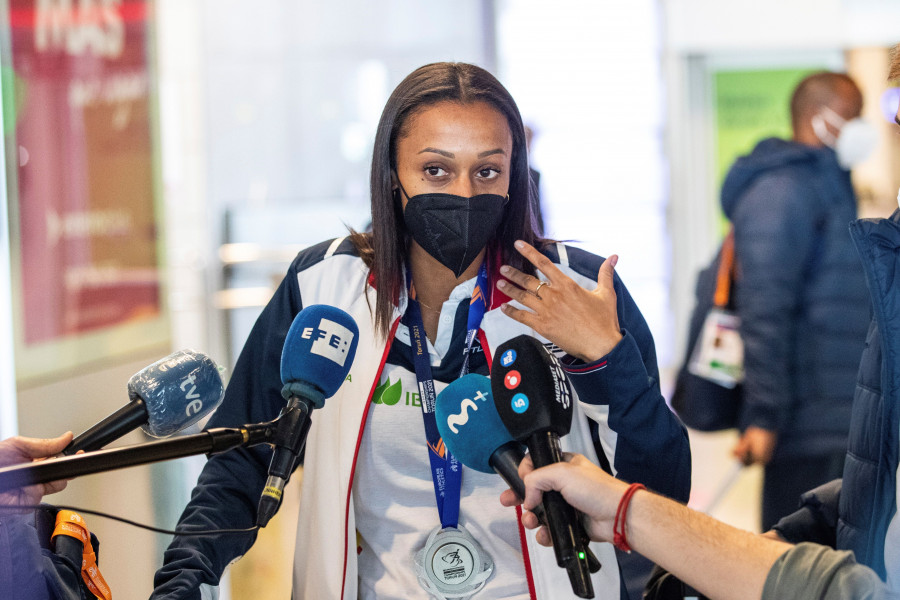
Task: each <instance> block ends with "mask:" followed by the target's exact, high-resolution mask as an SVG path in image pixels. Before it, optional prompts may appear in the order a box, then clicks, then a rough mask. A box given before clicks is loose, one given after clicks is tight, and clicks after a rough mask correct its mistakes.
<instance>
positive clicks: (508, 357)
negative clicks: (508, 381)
mask: <svg viewBox="0 0 900 600" xmlns="http://www.w3.org/2000/svg"><path fill="white" fill-rule="evenodd" d="M514 362H516V351H515V350H513V349H512V348H510V349H509V350H507V351H506V352H504V353H503V356H501V357H500V364H501V365H503V366H504V367H508V366H510V365H511V364H513V363H514Z"/></svg>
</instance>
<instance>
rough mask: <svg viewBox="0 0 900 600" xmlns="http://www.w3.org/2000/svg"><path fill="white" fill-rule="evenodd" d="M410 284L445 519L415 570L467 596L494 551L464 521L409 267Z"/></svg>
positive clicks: (482, 288) (409, 317) (448, 593)
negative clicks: (439, 420)
mask: <svg viewBox="0 0 900 600" xmlns="http://www.w3.org/2000/svg"><path fill="white" fill-rule="evenodd" d="M486 262H487V261H485V262H482V264H481V268H480V269H479V270H478V278H477V279H476V280H475V290H474V291H473V292H472V300H471V302H470V303H469V317H468V320H467V322H466V330H467V332H466V344H465V350H464V352H465V354H464V358H463V365H462V369H461V372H460V377H462V376H463V375H466V374H467V373H468V372H469V356H470V355H471V352H472V345H473V343H474V342H475V336H476V335H477V334H478V329H479V327H480V326H481V319H482V318H483V317H484V313H485V311H486V310H487V304H486V302H487V294H486V292H487V291H488V290H489V289H490V288H489V287H488V277H487V267H486ZM406 273H407V275H406V279H407V281H406V286H407V290H409V304H408V306H407V309H406V314H405V315H404V316H403V322H404V324H405V325H406V326H407V327H408V328H409V337H410V343H411V346H412V353H413V365H414V367H415V371H416V381H417V382H418V385H419V395H420V397H421V401H422V402H421V404H422V418H423V419H424V421H425V438H426V442H427V445H428V460H429V464H430V465H431V476H432V481H433V482H434V495H435V500H436V501H437V508H438V516H439V517H440V521H441V524H440V526H438V527H437V529H435V530H434V531H432V532H431V534H430V535H429V536H428V539H427V540H426V542H425V546H424V547H423V548H422V549H421V550H419V551H418V552H417V553H416V555H415V566H416V575H417V577H418V580H419V584H420V585H421V586H422V587H423V588H424V589H425V590H426V591H427V592H429V593H431V594H433V595H435V596H437V597H438V598H441V599H444V598H468V597H470V596H472V595H473V594H475V593H476V592H478V591H479V590H480V589H481V588H482V587H483V586H484V584H485V582H486V581H487V579H488V577H490V575H491V573H492V572H493V571H494V562H493V560H492V559H491V557H490V555H488V553H487V552H485V551H484V549H483V548H482V547H481V545H479V544H478V542H477V541H476V540H475V538H473V537H472V534H470V533H469V532H468V531H467V530H466V528H465V527H463V526H461V525H460V524H459V499H460V492H461V489H462V464H460V463H459V461H457V460H456V458H455V457H454V456H452V455H451V454H450V451H449V450H447V448H446V447H445V446H444V443H443V441H442V440H441V435H440V433H439V432H438V429H437V420H436V418H435V415H434V406H435V401H436V399H437V394H436V393H435V390H434V378H433V377H432V372H431V360H430V358H429V356H428V342H427V340H426V338H425V326H424V324H423V322H422V312H421V309H420V308H419V302H418V301H417V300H416V299H415V291H414V287H413V285H412V282H411V277H410V270H409V269H407V270H406Z"/></svg>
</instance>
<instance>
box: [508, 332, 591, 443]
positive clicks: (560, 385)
mask: <svg viewBox="0 0 900 600" xmlns="http://www.w3.org/2000/svg"><path fill="white" fill-rule="evenodd" d="M491 391H492V392H493V395H494V402H495V405H496V407H497V413H498V414H499V415H500V420H501V421H502V422H503V424H504V425H505V426H506V429H507V430H508V431H509V433H510V435H512V436H513V437H514V438H515V439H517V440H519V441H525V440H526V439H528V437H530V436H531V435H532V434H534V433H537V432H540V431H552V432H553V433H556V434H557V435H559V436H563V435H566V434H567V433H569V429H570V428H571V426H572V414H573V406H572V392H571V390H570V389H569V379H568V377H566V374H565V372H564V371H563V369H562V365H561V364H560V363H559V359H557V358H556V356H554V355H553V353H551V352H550V350H548V349H547V348H546V347H545V346H544V345H543V344H542V343H540V342H539V341H538V340H536V339H534V338H533V337H531V336H527V335H519V336H516V337H514V338H512V339H511V340H509V341H506V342H504V343H503V344H500V346H498V347H497V352H496V354H495V355H494V361H493V363H491Z"/></svg>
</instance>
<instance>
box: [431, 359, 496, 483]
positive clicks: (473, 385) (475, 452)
mask: <svg viewBox="0 0 900 600" xmlns="http://www.w3.org/2000/svg"><path fill="white" fill-rule="evenodd" d="M434 413H435V418H436V419H437V427H438V431H439V432H440V434H441V439H443V440H444V445H445V446H446V447H447V450H449V451H450V453H451V454H453V455H454V456H456V458H457V459H459V461H460V462H461V463H462V464H464V465H465V466H467V467H469V468H470V469H475V470H476V471H481V472H482V473H493V472H494V469H493V468H491V465H490V462H489V461H490V458H491V455H492V454H493V453H494V451H496V450H497V448H499V447H500V446H503V445H504V444H506V443H508V442H512V441H513V439H512V437H511V436H510V435H509V432H508V431H507V430H506V427H504V426H503V423H502V422H501V421H500V417H499V416H498V415H497V409H496V408H495V407H494V399H493V398H492V397H491V381H490V380H489V379H488V378H487V377H485V376H484V375H477V374H475V373H470V374H468V375H464V376H462V377H460V378H459V379H457V380H456V381H454V382H453V383H451V384H450V385H448V386H447V387H446V388H444V390H443V391H442V392H441V393H440V394H438V397H437V401H436V402H435V407H434Z"/></svg>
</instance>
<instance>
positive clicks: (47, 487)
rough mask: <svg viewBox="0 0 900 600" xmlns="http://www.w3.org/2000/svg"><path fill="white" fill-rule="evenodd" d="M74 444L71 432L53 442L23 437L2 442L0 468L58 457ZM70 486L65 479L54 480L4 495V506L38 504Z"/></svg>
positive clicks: (1, 497) (0, 496)
mask: <svg viewBox="0 0 900 600" xmlns="http://www.w3.org/2000/svg"><path fill="white" fill-rule="evenodd" d="M71 441H72V432H71V431H67V432H66V433H64V434H62V435H61V436H59V437H57V438H52V439H39V438H27V437H21V436H17V437H11V438H7V439H5V440H3V441H0V468H2V467H8V466H11V465H16V464H20V463H26V462H31V461H33V460H40V459H43V458H47V457H50V456H55V455H57V454H59V453H60V452H62V449H63V448H65V447H66V446H68V445H69V442H71ZM66 483H67V482H66V481H65V480H63V481H53V482H51V483H39V484H36V485H30V486H28V487H24V488H19V489H15V490H8V491H6V492H0V506H21V505H31V504H37V503H38V502H40V501H41V497H43V496H44V495H45V494H53V493H55V492H59V491H61V490H63V489H65V487H66Z"/></svg>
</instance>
